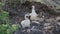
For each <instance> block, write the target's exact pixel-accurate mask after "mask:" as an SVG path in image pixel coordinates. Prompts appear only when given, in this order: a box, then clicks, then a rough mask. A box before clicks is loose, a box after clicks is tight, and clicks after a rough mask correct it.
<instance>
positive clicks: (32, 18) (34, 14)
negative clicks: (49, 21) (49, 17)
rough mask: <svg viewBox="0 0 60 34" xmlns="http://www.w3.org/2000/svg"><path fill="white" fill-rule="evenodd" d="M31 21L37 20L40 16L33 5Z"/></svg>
mask: <svg viewBox="0 0 60 34" xmlns="http://www.w3.org/2000/svg"><path fill="white" fill-rule="evenodd" d="M30 16H31V20H35V19H36V17H37V16H38V15H37V13H36V12H35V6H34V5H32V12H31V13H30Z"/></svg>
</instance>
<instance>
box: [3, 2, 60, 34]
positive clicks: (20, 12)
mask: <svg viewBox="0 0 60 34" xmlns="http://www.w3.org/2000/svg"><path fill="white" fill-rule="evenodd" d="M12 5H13V3H11V4H9V3H6V5H5V6H4V7H3V10H6V11H8V12H9V17H10V19H11V22H12V24H16V23H18V24H20V23H21V21H22V20H24V15H25V14H26V13H31V9H32V5H34V6H35V7H36V8H35V10H36V13H37V14H39V15H40V12H42V13H43V15H44V16H45V18H47V19H49V18H55V17H56V16H59V13H56V12H55V11H54V9H52V7H50V6H47V5H45V4H42V3H40V2H28V1H26V2H25V3H22V4H18V5H16V6H15V7H12ZM43 15H42V16H43ZM45 20H46V19H45ZM43 23H45V21H43V22H41V24H38V25H37V24H34V25H31V27H33V26H35V25H37V26H35V29H32V30H31V28H30V29H23V30H22V29H19V30H18V31H17V32H15V33H14V34H17V33H18V34H53V33H54V32H56V31H54V27H52V28H51V29H46V30H43V28H44V26H43ZM50 26H55V25H54V24H52V25H50ZM50 26H49V27H50ZM58 26H59V25H58ZM29 30H31V33H30V32H29ZM55 30H56V29H55ZM59 31H60V30H59ZM57 32H58V31H57ZM54 34H55V33H54Z"/></svg>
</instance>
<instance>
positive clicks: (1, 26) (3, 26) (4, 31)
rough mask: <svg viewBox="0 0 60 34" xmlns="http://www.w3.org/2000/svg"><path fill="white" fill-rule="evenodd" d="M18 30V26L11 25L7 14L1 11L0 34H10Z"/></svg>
mask: <svg viewBox="0 0 60 34" xmlns="http://www.w3.org/2000/svg"><path fill="white" fill-rule="evenodd" d="M0 7H1V6H0ZM18 28H19V24H11V22H10V19H9V12H7V11H3V10H2V11H0V34H12V33H13V32H14V31H16V30H17V29H18Z"/></svg>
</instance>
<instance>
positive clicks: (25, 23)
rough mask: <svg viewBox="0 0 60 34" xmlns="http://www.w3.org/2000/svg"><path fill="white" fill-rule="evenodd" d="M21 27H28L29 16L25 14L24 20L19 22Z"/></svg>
mask: <svg viewBox="0 0 60 34" xmlns="http://www.w3.org/2000/svg"><path fill="white" fill-rule="evenodd" d="M21 25H22V27H23V28H25V27H30V20H29V14H28V13H27V14H25V20H23V21H22V22H21Z"/></svg>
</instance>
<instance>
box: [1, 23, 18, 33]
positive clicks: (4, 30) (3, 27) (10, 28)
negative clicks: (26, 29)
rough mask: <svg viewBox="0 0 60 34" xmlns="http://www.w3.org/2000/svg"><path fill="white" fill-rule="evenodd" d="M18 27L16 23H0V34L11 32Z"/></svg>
mask: <svg viewBox="0 0 60 34" xmlns="http://www.w3.org/2000/svg"><path fill="white" fill-rule="evenodd" d="M18 28H19V25H18V24H13V25H9V24H2V25H0V34H12V33H13V32H14V31H16V30H17V29H18Z"/></svg>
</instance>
